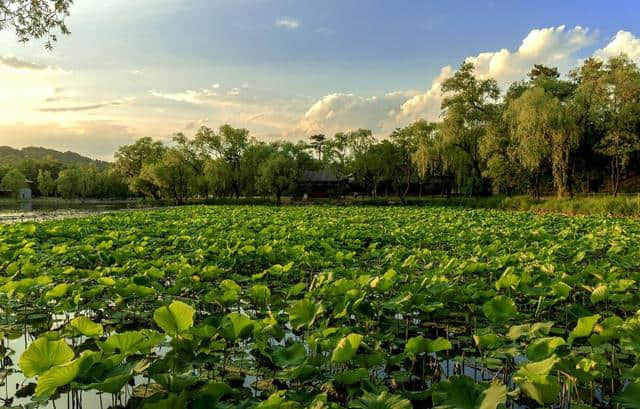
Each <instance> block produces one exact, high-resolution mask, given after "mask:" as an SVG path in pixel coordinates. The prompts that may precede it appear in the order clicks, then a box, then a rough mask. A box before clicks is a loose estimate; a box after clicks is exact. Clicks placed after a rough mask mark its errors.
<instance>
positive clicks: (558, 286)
mask: <svg viewBox="0 0 640 409" xmlns="http://www.w3.org/2000/svg"><path fill="white" fill-rule="evenodd" d="M551 291H553V294H554V295H555V296H557V297H560V298H563V299H564V298H567V297H568V296H569V294H570V293H571V286H569V285H568V284H566V283H565V282H563V281H557V282H555V283H553V284H552V285H551Z"/></svg>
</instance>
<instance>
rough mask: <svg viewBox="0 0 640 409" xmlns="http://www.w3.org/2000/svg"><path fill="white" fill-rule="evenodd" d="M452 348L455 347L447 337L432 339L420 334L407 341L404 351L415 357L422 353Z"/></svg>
mask: <svg viewBox="0 0 640 409" xmlns="http://www.w3.org/2000/svg"><path fill="white" fill-rule="evenodd" d="M451 348H453V346H452V345H451V342H449V340H447V339H445V338H440V337H439V338H436V339H434V340H430V339H428V338H424V337H423V336H422V335H419V336H417V337H413V338H410V339H409V340H408V341H407V344H406V345H405V348H404V352H405V353H407V354H408V355H410V356H413V357H414V358H415V357H416V356H418V355H420V354H422V353H432V352H440V351H444V350H447V349H451Z"/></svg>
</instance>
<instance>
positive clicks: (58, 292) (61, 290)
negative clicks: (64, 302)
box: [44, 283, 71, 300]
mask: <svg viewBox="0 0 640 409" xmlns="http://www.w3.org/2000/svg"><path fill="white" fill-rule="evenodd" d="M69 287H71V284H67V283H62V284H58V285H56V286H55V287H53V288H52V289H51V290H49V291H47V292H46V293H45V294H44V298H45V300H53V299H56V298H60V297H63V296H64V295H65V294H66V293H67V291H69Z"/></svg>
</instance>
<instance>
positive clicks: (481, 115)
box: [440, 62, 500, 194]
mask: <svg viewBox="0 0 640 409" xmlns="http://www.w3.org/2000/svg"><path fill="white" fill-rule="evenodd" d="M442 92H443V94H444V99H443V101H442V118H443V119H442V124H441V126H440V132H441V133H442V138H443V143H445V144H446V145H447V148H448V149H447V150H446V152H447V154H449V155H451V158H450V161H449V163H450V164H451V165H454V166H455V171H456V173H457V174H458V176H459V178H460V179H466V178H467V177H470V178H471V179H470V181H467V182H466V184H467V185H468V186H469V192H470V193H471V194H473V193H478V192H480V191H483V190H485V187H484V181H483V180H482V169H483V163H482V158H481V155H480V142H481V140H482V138H483V137H484V135H485V132H486V126H487V124H488V123H489V122H491V121H493V120H494V118H495V117H496V115H497V114H498V110H497V100H498V97H499V95H500V90H499V88H498V84H497V83H496V81H495V80H492V79H485V80H478V79H477V78H476V77H475V76H474V66H473V64H472V63H469V62H465V63H463V64H462V66H461V67H460V69H459V70H458V71H456V73H455V74H454V75H453V77H451V78H448V79H447V80H445V81H444V82H443V83H442ZM467 173H468V175H467Z"/></svg>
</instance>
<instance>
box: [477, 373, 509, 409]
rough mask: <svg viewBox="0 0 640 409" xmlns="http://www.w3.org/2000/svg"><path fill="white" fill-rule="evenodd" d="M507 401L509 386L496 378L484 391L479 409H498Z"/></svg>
mask: <svg viewBox="0 0 640 409" xmlns="http://www.w3.org/2000/svg"><path fill="white" fill-rule="evenodd" d="M506 401H507V387H506V386H505V385H503V384H502V383H500V382H499V381H497V380H496V381H493V382H491V386H489V387H488V388H487V389H485V390H484V391H483V392H482V402H481V403H480V406H479V407H478V409H496V408H497V407H498V406H499V405H501V404H503V403H505V402H506Z"/></svg>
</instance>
